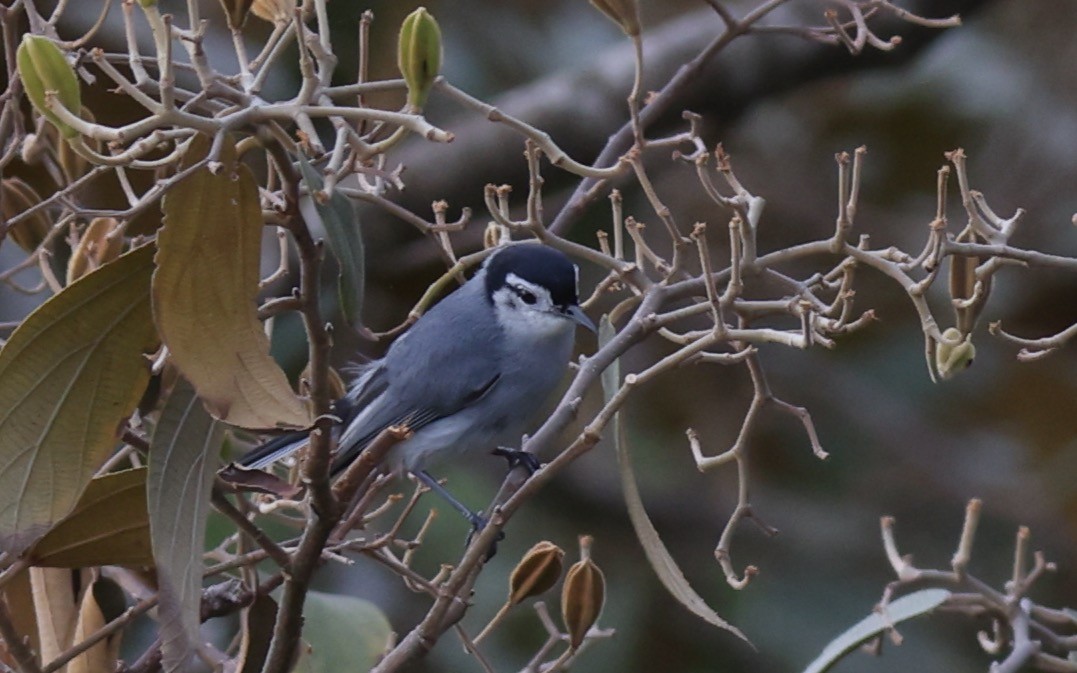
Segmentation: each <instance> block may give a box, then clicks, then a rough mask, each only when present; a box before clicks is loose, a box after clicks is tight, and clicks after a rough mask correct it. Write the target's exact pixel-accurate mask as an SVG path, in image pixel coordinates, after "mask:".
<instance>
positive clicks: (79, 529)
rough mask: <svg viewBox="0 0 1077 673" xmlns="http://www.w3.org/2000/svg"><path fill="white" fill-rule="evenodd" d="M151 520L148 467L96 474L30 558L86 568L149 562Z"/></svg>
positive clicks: (39, 563) (41, 562)
mask: <svg viewBox="0 0 1077 673" xmlns="http://www.w3.org/2000/svg"><path fill="white" fill-rule="evenodd" d="M149 526H150V523H149V515H148V514H147V512H146V468H144V467H141V468H136V469H133V470H124V471H122V472H113V473H110V474H106V475H103V476H100V477H97V478H96V479H94V480H93V481H91V482H90V485H89V486H87V487H86V492H85V493H83V494H82V497H81V498H79V501H78V504H77V505H75V509H74V510H72V512H71V514H69V515H68V516H67V518H65V519H64V520H63V521H61V522H60V523H58V524H56V525H55V526H53V527H52V530H50V531H49V532H48V533H46V534H45V536H44V537H42V538H41V539H40V540H39V541H38V543H37V544H36V545H34V549H33V551H32V552H31V553H30V558H31V559H32V561H33V564H34V565H37V566H52V567H59V568H85V567H89V566H99V565H127V566H147V565H152V564H153V554H151V553H150V528H149Z"/></svg>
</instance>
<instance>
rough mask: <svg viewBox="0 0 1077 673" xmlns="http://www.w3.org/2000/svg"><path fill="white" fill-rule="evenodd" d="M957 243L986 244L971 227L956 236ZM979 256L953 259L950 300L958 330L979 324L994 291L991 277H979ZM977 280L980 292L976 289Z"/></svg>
mask: <svg viewBox="0 0 1077 673" xmlns="http://www.w3.org/2000/svg"><path fill="white" fill-rule="evenodd" d="M955 240H956V241H957V242H958V243H983V242H984V241H983V239H981V237H979V236H977V235H976V232H975V231H973V229H972V227H966V228H965V230H964V231H962V232H961V233H960V234H958V235H957V238H956V239H955ZM980 261H981V260H980V258H979V257H976V256H971V255H969V256H966V255H954V256H952V257H951V258H950V299H951V300H952V302H953V306H954V317H955V320H956V325H957V329H958V330H960V331H961V333H962V334H968V333H969V332H971V331H972V329H973V328H974V327H975V326H976V321H977V319H978V318H979V317H980V312H981V311H983V308H984V306H985V305H986V304H987V297H988V295H989V294H991V276H990V275H988V276H986V277H984V278H982V279H978V278H977V277H976V267H977V266H979V264H980ZM977 283H978V284H979V286H980V291H979V292H977V291H976V286H977Z"/></svg>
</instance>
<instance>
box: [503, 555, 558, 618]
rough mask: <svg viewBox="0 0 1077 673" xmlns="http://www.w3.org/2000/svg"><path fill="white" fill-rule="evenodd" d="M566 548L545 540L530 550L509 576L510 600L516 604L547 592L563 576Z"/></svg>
mask: <svg viewBox="0 0 1077 673" xmlns="http://www.w3.org/2000/svg"><path fill="white" fill-rule="evenodd" d="M564 558H565V550H564V549H561V548H560V547H558V546H557V545H555V544H554V543H552V542H550V541H548V540H543V541H542V542H539V543H538V544H536V545H535V546H534V547H531V549H529V550H528V552H527V553H526V554H524V557H523V558H522V559H520V562H519V563H518V564H516V567H515V568H513V569H512V574H511V575H510V576H509V598H508V602H509V603H511V604H513V605H515V604H517V603H521V602H523V601H524V600H525V599H527V598H530V597H532V596H538V595H539V594H541V593H545V592H546V591H548V590H549V589H550V588H552V587H553V585H555V584H557V580H558V579H559V578H560V577H561V570H562V568H563V567H564V566H563V564H562V559H564Z"/></svg>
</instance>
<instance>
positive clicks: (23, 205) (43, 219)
mask: <svg viewBox="0 0 1077 673" xmlns="http://www.w3.org/2000/svg"><path fill="white" fill-rule="evenodd" d="M39 203H41V197H40V196H38V195H37V192H35V191H34V188H33V187H31V186H30V185H28V184H26V183H25V182H23V181H22V180H21V179H19V178H4V179H3V180H2V181H0V210H2V212H3V216H4V221H5V222H7V221H8V220H10V219H12V218H13V217H15V216H16V215H19V214H20V213H22V212H24V211H27V210H29V209H30V208H32V207H34V206H36V205H37V204H39ZM50 229H52V222H50V221H49V218H48V216H47V215H46V214H45V211H44V210H39V211H37V212H36V213H34V214H33V215H31V216H30V217H27V218H26V219H24V220H20V221H19V222H17V223H15V224H14V225H12V227H11V228H10V229H8V232H7V235H8V238H10V239H11V240H13V241H15V245H17V246H19V247H20V248H22V249H23V250H25V251H26V252H33V251H34V250H37V246H39V245H41V242H42V241H44V240H45V237H46V236H48V234H49V230H50Z"/></svg>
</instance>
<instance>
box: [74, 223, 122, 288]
mask: <svg viewBox="0 0 1077 673" xmlns="http://www.w3.org/2000/svg"><path fill="white" fill-rule="evenodd" d="M119 228H120V223H119V221H118V220H117V219H116V218H114V217H95V218H94V219H93V220H91V221H90V223H89V224H88V225H86V231H84V232H82V238H80V239H79V244H78V245H77V246H75V249H74V250H72V251H71V258H70V259H69V260H67V284H68V285H70V284H71V283H74V282H75V281H76V280H78V279H79V278H82V277H83V276H85V275H86V274H88V273H89V272H91V271H93V270H94V269H96V268H97V267H99V266H101V265H103V264H107V263H109V262H111V261H112V260H114V259H116V258H117V257H119V256H120V255H121V254H122V253H123V236H121V235H120V234H119V233H117V231H116V230H117V229H119Z"/></svg>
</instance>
